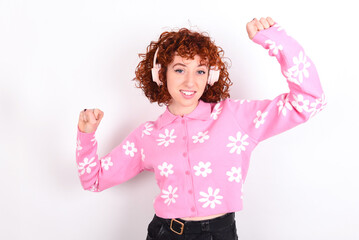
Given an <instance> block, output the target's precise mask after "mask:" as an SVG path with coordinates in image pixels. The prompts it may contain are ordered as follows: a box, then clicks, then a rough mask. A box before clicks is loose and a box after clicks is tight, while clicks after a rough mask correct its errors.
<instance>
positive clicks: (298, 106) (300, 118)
mask: <svg viewBox="0 0 359 240" xmlns="http://www.w3.org/2000/svg"><path fill="white" fill-rule="evenodd" d="M253 41H254V42H255V43H257V44H259V45H261V46H263V47H264V48H265V49H267V50H268V51H269V55H270V56H274V57H276V59H277V61H278V62H279V64H280V66H281V72H282V74H283V76H284V77H285V78H286V80H287V83H288V86H289V90H290V91H289V92H288V93H284V94H281V95H279V96H277V97H276V98H275V99H273V100H255V101H252V100H251V101H247V100H242V101H233V100H228V104H229V105H230V106H231V108H232V111H233V113H234V115H235V117H236V119H238V124H239V125H240V127H241V128H242V129H243V130H244V131H245V132H246V133H247V134H248V135H249V136H250V137H252V138H253V139H255V140H256V141H257V142H259V141H262V140H264V139H267V138H268V137H271V136H273V135H276V134H279V133H281V132H283V131H286V130H288V129H290V128H292V127H294V126H296V125H298V124H300V123H303V122H305V121H306V120H308V119H309V118H310V117H312V116H314V115H315V114H316V113H318V112H319V111H321V110H322V108H323V107H324V105H325V104H326V102H325V97H324V94H323V91H322V87H321V84H320V82H319V77H318V74H317V71H316V68H315V66H314V64H313V62H312V61H311V60H310V59H309V58H308V57H307V56H306V54H305V52H304V50H303V48H302V47H301V46H300V45H299V44H298V43H297V42H296V41H295V40H294V39H293V38H292V37H290V36H288V35H287V34H286V32H285V31H284V30H283V29H282V28H281V27H280V26H279V25H277V24H276V25H274V26H272V27H270V28H268V29H265V30H262V31H260V32H258V33H257V34H256V35H255V36H254V38H253Z"/></svg>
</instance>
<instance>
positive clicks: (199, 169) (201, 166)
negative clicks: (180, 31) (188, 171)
mask: <svg viewBox="0 0 359 240" xmlns="http://www.w3.org/2000/svg"><path fill="white" fill-rule="evenodd" d="M210 166H211V163H210V162H206V163H204V162H199V163H198V165H197V166H194V167H193V169H194V170H196V172H195V174H196V176H200V175H202V177H207V175H208V174H210V173H212V169H210V168H209V167H210Z"/></svg>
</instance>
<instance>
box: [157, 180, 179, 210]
mask: <svg viewBox="0 0 359 240" xmlns="http://www.w3.org/2000/svg"><path fill="white" fill-rule="evenodd" d="M176 192H177V187H175V188H173V187H172V186H171V185H169V186H168V191H166V190H164V189H163V190H162V193H163V194H164V195H162V196H161V198H165V204H167V206H169V205H170V204H171V203H176V199H175V198H178V195H177V194H176Z"/></svg>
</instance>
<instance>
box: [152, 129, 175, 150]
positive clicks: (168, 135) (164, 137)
mask: <svg viewBox="0 0 359 240" xmlns="http://www.w3.org/2000/svg"><path fill="white" fill-rule="evenodd" d="M174 131H175V130H174V129H172V130H171V132H170V131H168V129H165V134H162V133H160V134H159V137H160V138H159V139H157V141H158V142H159V143H158V145H159V146H161V145H162V144H163V146H165V147H168V145H169V144H170V143H174V142H175V140H174V139H175V138H176V137H177V136H175V135H173V133H174Z"/></svg>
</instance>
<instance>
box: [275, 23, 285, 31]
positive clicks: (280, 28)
mask: <svg viewBox="0 0 359 240" xmlns="http://www.w3.org/2000/svg"><path fill="white" fill-rule="evenodd" d="M273 27H275V28H278V29H277V31H278V32H279V31H282V30H283V28H282V27H281V26H280V25H279V24H278V23H276V24H274V25H273Z"/></svg>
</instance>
